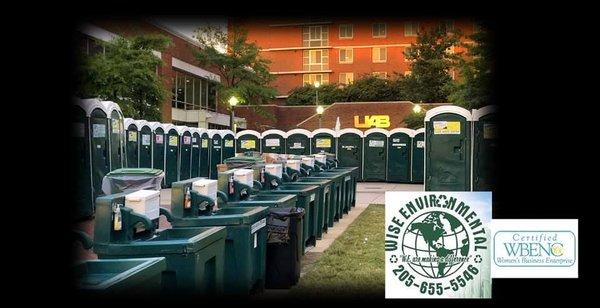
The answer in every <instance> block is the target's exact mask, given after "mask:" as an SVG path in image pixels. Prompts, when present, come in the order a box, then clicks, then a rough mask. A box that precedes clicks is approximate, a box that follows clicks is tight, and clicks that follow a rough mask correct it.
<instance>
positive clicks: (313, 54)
mask: <svg viewBox="0 0 600 308" xmlns="http://www.w3.org/2000/svg"><path fill="white" fill-rule="evenodd" d="M302 53H303V54H302V64H303V69H304V70H305V71H322V70H328V69H329V50H327V49H315V50H304V51H303V52H302Z"/></svg>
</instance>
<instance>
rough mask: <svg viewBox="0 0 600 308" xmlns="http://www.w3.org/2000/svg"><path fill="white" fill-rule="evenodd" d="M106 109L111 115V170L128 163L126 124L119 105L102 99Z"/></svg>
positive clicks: (109, 135) (109, 146) (109, 124)
mask: <svg viewBox="0 0 600 308" xmlns="http://www.w3.org/2000/svg"><path fill="white" fill-rule="evenodd" d="M101 104H102V105H103V106H104V110H105V111H106V112H107V113H106V114H107V115H109V123H108V130H109V134H108V142H109V145H108V149H109V152H110V155H109V165H110V171H113V170H116V169H121V168H123V167H125V166H127V165H126V155H125V125H124V123H123V120H124V117H123V112H122V111H121V108H120V107H119V105H117V104H116V103H114V102H111V101H102V102H101Z"/></svg>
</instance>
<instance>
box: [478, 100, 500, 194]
mask: <svg viewBox="0 0 600 308" xmlns="http://www.w3.org/2000/svg"><path fill="white" fill-rule="evenodd" d="M472 114H473V190H474V191H493V190H494V188H495V186H496V182H497V177H496V176H495V175H496V174H497V173H496V172H497V171H496V168H497V165H498V163H497V161H498V160H497V152H498V143H499V138H498V124H497V123H498V119H497V108H496V106H494V105H490V106H485V107H483V108H480V109H474V110H473V112H472Z"/></svg>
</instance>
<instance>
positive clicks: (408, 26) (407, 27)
mask: <svg viewBox="0 0 600 308" xmlns="http://www.w3.org/2000/svg"><path fill="white" fill-rule="evenodd" d="M417 35H419V23H418V22H414V21H408V22H405V23H404V36H417Z"/></svg>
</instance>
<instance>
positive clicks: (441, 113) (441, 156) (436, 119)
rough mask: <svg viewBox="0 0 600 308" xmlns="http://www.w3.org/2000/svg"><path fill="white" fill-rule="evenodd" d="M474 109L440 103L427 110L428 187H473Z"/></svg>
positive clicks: (426, 180)
mask: <svg viewBox="0 0 600 308" xmlns="http://www.w3.org/2000/svg"><path fill="white" fill-rule="evenodd" d="M470 169H471V113H470V112H469V111H468V110H466V109H463V108H461V107H458V106H441V107H436V108H433V109H431V110H428V111H427V113H426V114H425V190H426V191H470V190H471V170H470Z"/></svg>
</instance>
